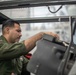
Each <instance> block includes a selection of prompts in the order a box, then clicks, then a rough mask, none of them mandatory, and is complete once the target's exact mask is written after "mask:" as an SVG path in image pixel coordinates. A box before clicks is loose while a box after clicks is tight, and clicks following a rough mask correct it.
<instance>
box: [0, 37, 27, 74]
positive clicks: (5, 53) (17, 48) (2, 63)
mask: <svg viewBox="0 0 76 75" xmlns="http://www.w3.org/2000/svg"><path fill="white" fill-rule="evenodd" d="M27 53H28V52H27V51H26V48H25V45H24V44H23V42H20V43H14V44H9V43H8V42H7V40H6V39H5V38H4V37H3V36H0V75H11V73H15V74H17V75H20V74H21V71H22V67H23V66H26V64H27V62H28V60H27V59H26V58H25V57H24V56H23V55H25V54H27ZM24 68H25V67H24Z"/></svg>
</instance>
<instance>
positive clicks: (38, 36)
mask: <svg viewBox="0 0 76 75" xmlns="http://www.w3.org/2000/svg"><path fill="white" fill-rule="evenodd" d="M44 34H48V35H52V36H54V37H58V35H57V34H54V33H52V32H40V33H38V34H36V35H34V36H32V37H30V38H29V39H27V40H25V41H24V44H25V46H26V50H27V52H29V51H31V50H32V49H33V48H34V47H35V45H36V42H37V41H38V40H40V39H41V38H42V36H43V35H44ZM58 38H59V37H58Z"/></svg>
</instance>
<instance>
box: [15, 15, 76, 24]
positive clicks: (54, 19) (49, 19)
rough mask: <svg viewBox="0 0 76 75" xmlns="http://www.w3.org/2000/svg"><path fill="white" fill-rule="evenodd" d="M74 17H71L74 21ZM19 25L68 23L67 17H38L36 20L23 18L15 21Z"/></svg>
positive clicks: (68, 18)
mask: <svg viewBox="0 0 76 75" xmlns="http://www.w3.org/2000/svg"><path fill="white" fill-rule="evenodd" d="M75 18H76V16H74V17H72V19H73V20H74V19H75ZM15 20H17V21H18V22H20V23H43V22H69V20H70V17H69V16H55V17H38V18H24V19H20V18H19V19H18V18H17V19H15Z"/></svg>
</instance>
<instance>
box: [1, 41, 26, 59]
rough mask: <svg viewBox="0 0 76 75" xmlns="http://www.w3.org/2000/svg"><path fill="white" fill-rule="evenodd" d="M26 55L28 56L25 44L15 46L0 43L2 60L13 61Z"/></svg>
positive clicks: (15, 44)
mask: <svg viewBox="0 0 76 75" xmlns="http://www.w3.org/2000/svg"><path fill="white" fill-rule="evenodd" d="M25 54H27V50H26V48H25V45H24V43H23V42H20V43H14V44H8V43H0V60H5V59H13V58H17V57H19V56H21V55H25Z"/></svg>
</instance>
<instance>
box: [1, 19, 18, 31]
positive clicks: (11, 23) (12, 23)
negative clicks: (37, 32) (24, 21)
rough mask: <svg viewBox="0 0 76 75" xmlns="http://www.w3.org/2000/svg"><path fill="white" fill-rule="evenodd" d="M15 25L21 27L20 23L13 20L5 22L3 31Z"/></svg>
mask: <svg viewBox="0 0 76 75" xmlns="http://www.w3.org/2000/svg"><path fill="white" fill-rule="evenodd" d="M15 23H16V24H18V25H19V26H20V24H19V22H18V21H15V20H12V19H8V20H6V21H5V22H3V25H2V31H3V30H4V28H5V27H14V24H15Z"/></svg>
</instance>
